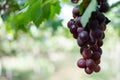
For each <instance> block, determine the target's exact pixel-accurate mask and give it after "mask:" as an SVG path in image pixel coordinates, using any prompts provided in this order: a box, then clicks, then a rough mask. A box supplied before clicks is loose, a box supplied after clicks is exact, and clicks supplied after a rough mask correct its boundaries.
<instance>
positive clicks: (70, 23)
mask: <svg viewBox="0 0 120 80" xmlns="http://www.w3.org/2000/svg"><path fill="white" fill-rule="evenodd" d="M72 25H74V20H73V19H71V20H70V21H68V23H67V26H68V28H71V26H72Z"/></svg>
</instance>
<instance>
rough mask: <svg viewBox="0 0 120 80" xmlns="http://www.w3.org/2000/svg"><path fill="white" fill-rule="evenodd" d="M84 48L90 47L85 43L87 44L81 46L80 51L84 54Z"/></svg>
mask: <svg viewBox="0 0 120 80" xmlns="http://www.w3.org/2000/svg"><path fill="white" fill-rule="evenodd" d="M84 49H88V46H86V45H85V46H82V47H81V48H80V53H81V54H82V52H83V50H84Z"/></svg>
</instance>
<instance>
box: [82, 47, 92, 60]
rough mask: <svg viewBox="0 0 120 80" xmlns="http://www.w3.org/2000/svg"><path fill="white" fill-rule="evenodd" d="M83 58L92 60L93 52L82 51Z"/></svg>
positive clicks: (88, 50)
mask: <svg viewBox="0 0 120 80" xmlns="http://www.w3.org/2000/svg"><path fill="white" fill-rule="evenodd" d="M82 56H83V58H85V59H89V58H91V57H92V54H91V50H90V49H89V48H87V49H84V50H83V51H82Z"/></svg>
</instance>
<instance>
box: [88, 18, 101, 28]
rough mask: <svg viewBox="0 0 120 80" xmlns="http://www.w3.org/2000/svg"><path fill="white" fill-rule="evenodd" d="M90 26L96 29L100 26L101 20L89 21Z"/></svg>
mask: <svg viewBox="0 0 120 80" xmlns="http://www.w3.org/2000/svg"><path fill="white" fill-rule="evenodd" d="M88 26H89V28H90V29H95V28H97V27H99V22H98V20H91V21H90V22H89V23H88Z"/></svg>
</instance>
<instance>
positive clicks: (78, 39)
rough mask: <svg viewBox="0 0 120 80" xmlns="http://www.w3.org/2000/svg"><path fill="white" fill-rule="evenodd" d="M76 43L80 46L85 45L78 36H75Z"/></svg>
mask: <svg viewBox="0 0 120 80" xmlns="http://www.w3.org/2000/svg"><path fill="white" fill-rule="evenodd" d="M77 43H78V45H79V46H80V47H82V46H84V45H85V44H84V42H83V41H82V40H81V39H80V38H77Z"/></svg>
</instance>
